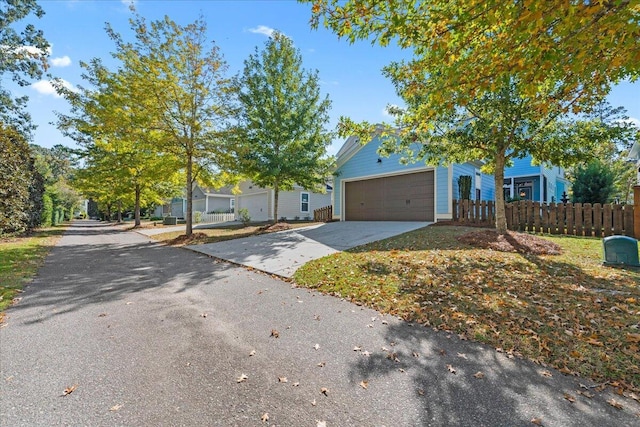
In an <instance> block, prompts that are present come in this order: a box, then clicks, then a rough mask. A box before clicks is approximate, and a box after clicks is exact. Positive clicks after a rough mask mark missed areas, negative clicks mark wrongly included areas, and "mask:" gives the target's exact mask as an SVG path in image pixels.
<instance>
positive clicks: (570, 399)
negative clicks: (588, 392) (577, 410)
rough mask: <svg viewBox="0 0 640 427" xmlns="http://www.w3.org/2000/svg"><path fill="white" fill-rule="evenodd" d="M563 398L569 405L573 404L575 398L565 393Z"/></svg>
mask: <svg viewBox="0 0 640 427" xmlns="http://www.w3.org/2000/svg"><path fill="white" fill-rule="evenodd" d="M563 397H564V398H565V399H567V400H568V401H569V402H571V403H575V401H576V398H575V397H573V396H571V395H570V394H569V393H565V394H564V396H563Z"/></svg>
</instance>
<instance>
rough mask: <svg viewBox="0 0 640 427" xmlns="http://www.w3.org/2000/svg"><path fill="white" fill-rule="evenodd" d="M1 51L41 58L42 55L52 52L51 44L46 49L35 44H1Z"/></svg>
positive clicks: (8, 53) (6, 53) (7, 53)
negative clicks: (16, 45) (14, 45)
mask: <svg viewBox="0 0 640 427" xmlns="http://www.w3.org/2000/svg"><path fill="white" fill-rule="evenodd" d="M0 52H2V53H3V54H5V55H10V54H13V55H15V56H21V57H23V56H31V57H34V58H39V57H41V56H46V55H50V54H51V46H49V47H48V48H47V49H46V50H42V49H39V48H37V47H35V46H18V47H13V46H7V45H0Z"/></svg>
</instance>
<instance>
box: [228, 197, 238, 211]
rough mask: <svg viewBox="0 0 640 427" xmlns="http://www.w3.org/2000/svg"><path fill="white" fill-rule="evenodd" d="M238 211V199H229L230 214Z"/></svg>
mask: <svg viewBox="0 0 640 427" xmlns="http://www.w3.org/2000/svg"><path fill="white" fill-rule="evenodd" d="M235 209H236V199H229V212H231V213H233V212H234V211H235Z"/></svg>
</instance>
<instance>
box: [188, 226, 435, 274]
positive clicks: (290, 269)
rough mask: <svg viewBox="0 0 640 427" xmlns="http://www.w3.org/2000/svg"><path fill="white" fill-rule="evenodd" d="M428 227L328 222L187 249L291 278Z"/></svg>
mask: <svg viewBox="0 0 640 427" xmlns="http://www.w3.org/2000/svg"><path fill="white" fill-rule="evenodd" d="M429 224H431V223H430V222H396V221H393V222H392V221H342V222H329V223H325V224H321V225H315V226H311V227H305V228H298V229H295V230H288V231H280V232H277V233H268V234H260V235H257V236H251V237H245V238H242V239H234V240H227V241H224V242H218V243H209V244H205V245H193V246H188V248H189V249H191V250H193V251H196V252H200V253H203V254H206V255H210V256H213V257H216V258H220V259H224V260H226V261H231V262H233V263H236V264H241V265H246V266H249V267H253V268H255V269H258V270H261V271H265V272H267V273H271V274H277V275H279V276H283V277H291V276H293V274H294V273H295V272H296V270H297V269H298V268H300V267H302V266H303V265H304V264H305V263H307V262H309V261H311V260H314V259H317V258H322V257H324V256H327V255H331V254H333V253H336V252H340V251H344V250H346V249H350V248H353V247H356V246H360V245H364V244H365V243H371V242H375V241H378V240H382V239H386V238H388V237H393V236H397V235H398V234H402V233H406V232H408V231H412V230H416V229H418V228H422V227H426V226H427V225H429Z"/></svg>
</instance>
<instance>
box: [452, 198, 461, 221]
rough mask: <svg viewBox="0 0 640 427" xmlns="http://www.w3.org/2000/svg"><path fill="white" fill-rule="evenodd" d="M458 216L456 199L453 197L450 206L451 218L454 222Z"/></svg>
mask: <svg viewBox="0 0 640 427" xmlns="http://www.w3.org/2000/svg"><path fill="white" fill-rule="evenodd" d="M458 218H460V217H459V216H458V200H457V199H454V200H453V207H452V208H451V219H452V220H453V221H454V222H458Z"/></svg>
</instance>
